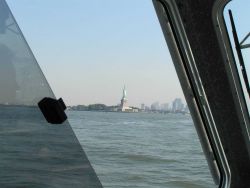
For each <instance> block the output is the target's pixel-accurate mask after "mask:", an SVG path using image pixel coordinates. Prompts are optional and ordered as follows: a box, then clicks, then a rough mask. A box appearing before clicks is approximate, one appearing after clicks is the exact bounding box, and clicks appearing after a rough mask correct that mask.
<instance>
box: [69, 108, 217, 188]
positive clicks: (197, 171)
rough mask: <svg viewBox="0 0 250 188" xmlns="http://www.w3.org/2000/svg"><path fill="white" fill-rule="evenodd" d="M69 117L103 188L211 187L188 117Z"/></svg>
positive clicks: (91, 114)
mask: <svg viewBox="0 0 250 188" xmlns="http://www.w3.org/2000/svg"><path fill="white" fill-rule="evenodd" d="M67 113H68V117H69V122H70V124H71V126H72V128H73V130H74V132H75V134H76V136H77V138H78V139H79V141H80V143H81V145H82V147H83V149H84V151H85V152H86V154H87V156H88V159H89V160H90V162H91V164H92V166H93V167H94V169H95V171H96V173H97V175H98V177H99V179H100V180H101V182H102V185H103V186H104V187H107V188H118V187H119V188H123V187H124V188H125V187H134V188H136V187H142V188H151V187H152V188H163V187H167V188H212V187H215V185H214V183H213V180H212V177H211V174H210V172H209V169H208V165H207V163H206V160H205V157H204V154H203V152H202V149H201V146H200V143H199V139H198V137H197V133H196V132H195V128H194V125H193V122H192V119H191V116H190V115H183V114H159V113H114V112H86V111H68V112H67Z"/></svg>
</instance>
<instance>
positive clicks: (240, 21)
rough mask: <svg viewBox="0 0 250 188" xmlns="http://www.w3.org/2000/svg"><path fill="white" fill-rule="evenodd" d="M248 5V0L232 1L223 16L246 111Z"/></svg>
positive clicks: (249, 53)
mask: <svg viewBox="0 0 250 188" xmlns="http://www.w3.org/2000/svg"><path fill="white" fill-rule="evenodd" d="M249 6H250V2H249V1H248V0H241V1H232V2H230V3H229V4H228V5H227V6H226V8H225V10H224V18H225V21H226V25H227V30H228V34H229V37H230V42H231V47H232V50H233V53H234V57H235V61H236V66H237V70H238V74H239V76H240V80H241V85H242V89H243V92H244V98H245V101H246V104H247V107H248V111H249V108H250V100H249V98H250V85H249V77H250V25H249V24H248V22H247V19H248V18H249V16H250V13H249V10H248V8H249Z"/></svg>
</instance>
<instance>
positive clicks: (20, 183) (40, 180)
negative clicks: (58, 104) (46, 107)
mask: <svg viewBox="0 0 250 188" xmlns="http://www.w3.org/2000/svg"><path fill="white" fill-rule="evenodd" d="M35 35H36V34H35ZM37 36H38V35H37ZM45 97H49V98H54V94H53V92H52V90H51V89H50V86H49V84H48V83H47V81H46V79H45V77H44V76H43V74H42V72H41V70H40V68H39V66H38V64H37V62H36V60H35V58H34V56H33V54H32V52H31V50H30V48H29V46H28V45H27V43H26V41H25V39H24V38H23V35H22V33H21V31H20V29H19V27H18V26H17V24H16V22H15V20H14V18H13V17H12V15H11V13H10V11H9V8H8V6H7V4H6V3H5V1H0V142H1V145H0V151H1V155H0V187H9V188H16V187H34V188H38V187H46V188H57V187H58V188H59V187H60V188H66V187H76V188H80V187H96V188H99V187H101V184H100V182H99V180H98V177H97V176H96V174H95V172H94V170H93V168H92V167H91V165H90V163H89V161H88V159H87V157H86V155H85V153H84V152H83V150H82V148H81V146H80V144H79V142H78V140H77V139H76V137H75V135H74V132H73V131H72V129H71V126H70V125H69V123H68V122H65V123H63V124H57V125H52V124H49V123H47V122H46V120H45V118H44V117H43V115H42V113H41V111H40V110H39V108H38V106H37V104H38V102H39V101H40V100H42V99H43V98H45Z"/></svg>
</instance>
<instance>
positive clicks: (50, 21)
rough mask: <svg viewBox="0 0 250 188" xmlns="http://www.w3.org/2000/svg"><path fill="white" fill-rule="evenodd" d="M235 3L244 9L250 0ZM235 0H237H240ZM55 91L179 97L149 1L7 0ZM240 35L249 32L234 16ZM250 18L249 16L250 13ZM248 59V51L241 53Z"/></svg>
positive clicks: (85, 97) (94, 97) (143, 99)
mask: <svg viewBox="0 0 250 188" xmlns="http://www.w3.org/2000/svg"><path fill="white" fill-rule="evenodd" d="M242 1H244V2H245V3H247V4H245V5H244V6H243V5H242V4H240V5H239V4H236V3H235V2H236V1H233V3H235V4H234V5H232V8H235V9H240V10H244V11H245V12H246V13H248V12H249V11H248V10H249V7H250V6H247V5H250V2H249V0H242ZM237 2H238V1H237ZM7 3H8V4H9V6H10V8H11V10H12V12H13V14H14V16H15V18H16V20H17V22H18V24H19V26H20V28H21V30H22V31H23V34H24V36H25V37H26V39H27V42H28V43H29V45H30V47H31V49H32V50H33V53H34V55H35V57H36V58H37V60H38V63H39V65H40V66H41V68H42V70H43V72H44V74H45V76H46V78H47V80H48V82H49V84H50V85H51V87H52V89H53V91H54V93H55V94H56V96H57V97H58V98H59V97H63V99H64V101H65V102H66V104H67V105H76V104H91V103H105V104H107V105H116V104H118V103H119V102H120V99H121V97H122V88H123V86H124V85H126V88H127V95H128V103H129V105H133V106H140V104H141V103H145V104H147V105H150V104H151V103H153V102H156V101H159V102H160V103H166V102H170V101H172V100H173V99H174V98H176V97H181V98H183V99H184V97H183V94H182V91H181V88H180V84H179V81H178V79H177V75H176V72H175V69H174V66H173V63H172V60H171V57H170V55H169V51H168V48H167V45H166V42H165V39H164V36H163V34H162V31H161V28H160V24H159V22H158V19H157V16H156V13H155V10H154V7H153V4H152V1H151V0H136V1H135V0H126V1H117V0H105V1H103V0H91V1H89V0H71V1H69V0H53V1H51V0H22V1H16V0H7ZM244 11H238V12H237V11H236V12H237V14H236V15H235V17H236V20H237V23H238V24H239V27H240V28H242V30H241V31H239V32H240V34H239V35H240V36H241V37H240V38H242V36H243V35H245V34H246V33H247V31H250V27H249V24H248V23H249V22H247V21H246V20H247V19H239V17H241V14H239V13H241V12H244ZM248 18H249V16H248ZM246 56H247V57H246V58H247V59H248V60H249V59H250V58H249V53H246Z"/></svg>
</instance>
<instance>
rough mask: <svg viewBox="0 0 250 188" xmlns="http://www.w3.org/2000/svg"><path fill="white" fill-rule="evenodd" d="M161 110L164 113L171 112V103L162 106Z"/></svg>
mask: <svg viewBox="0 0 250 188" xmlns="http://www.w3.org/2000/svg"><path fill="white" fill-rule="evenodd" d="M161 110H162V111H169V110H170V106H169V103H164V104H161Z"/></svg>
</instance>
